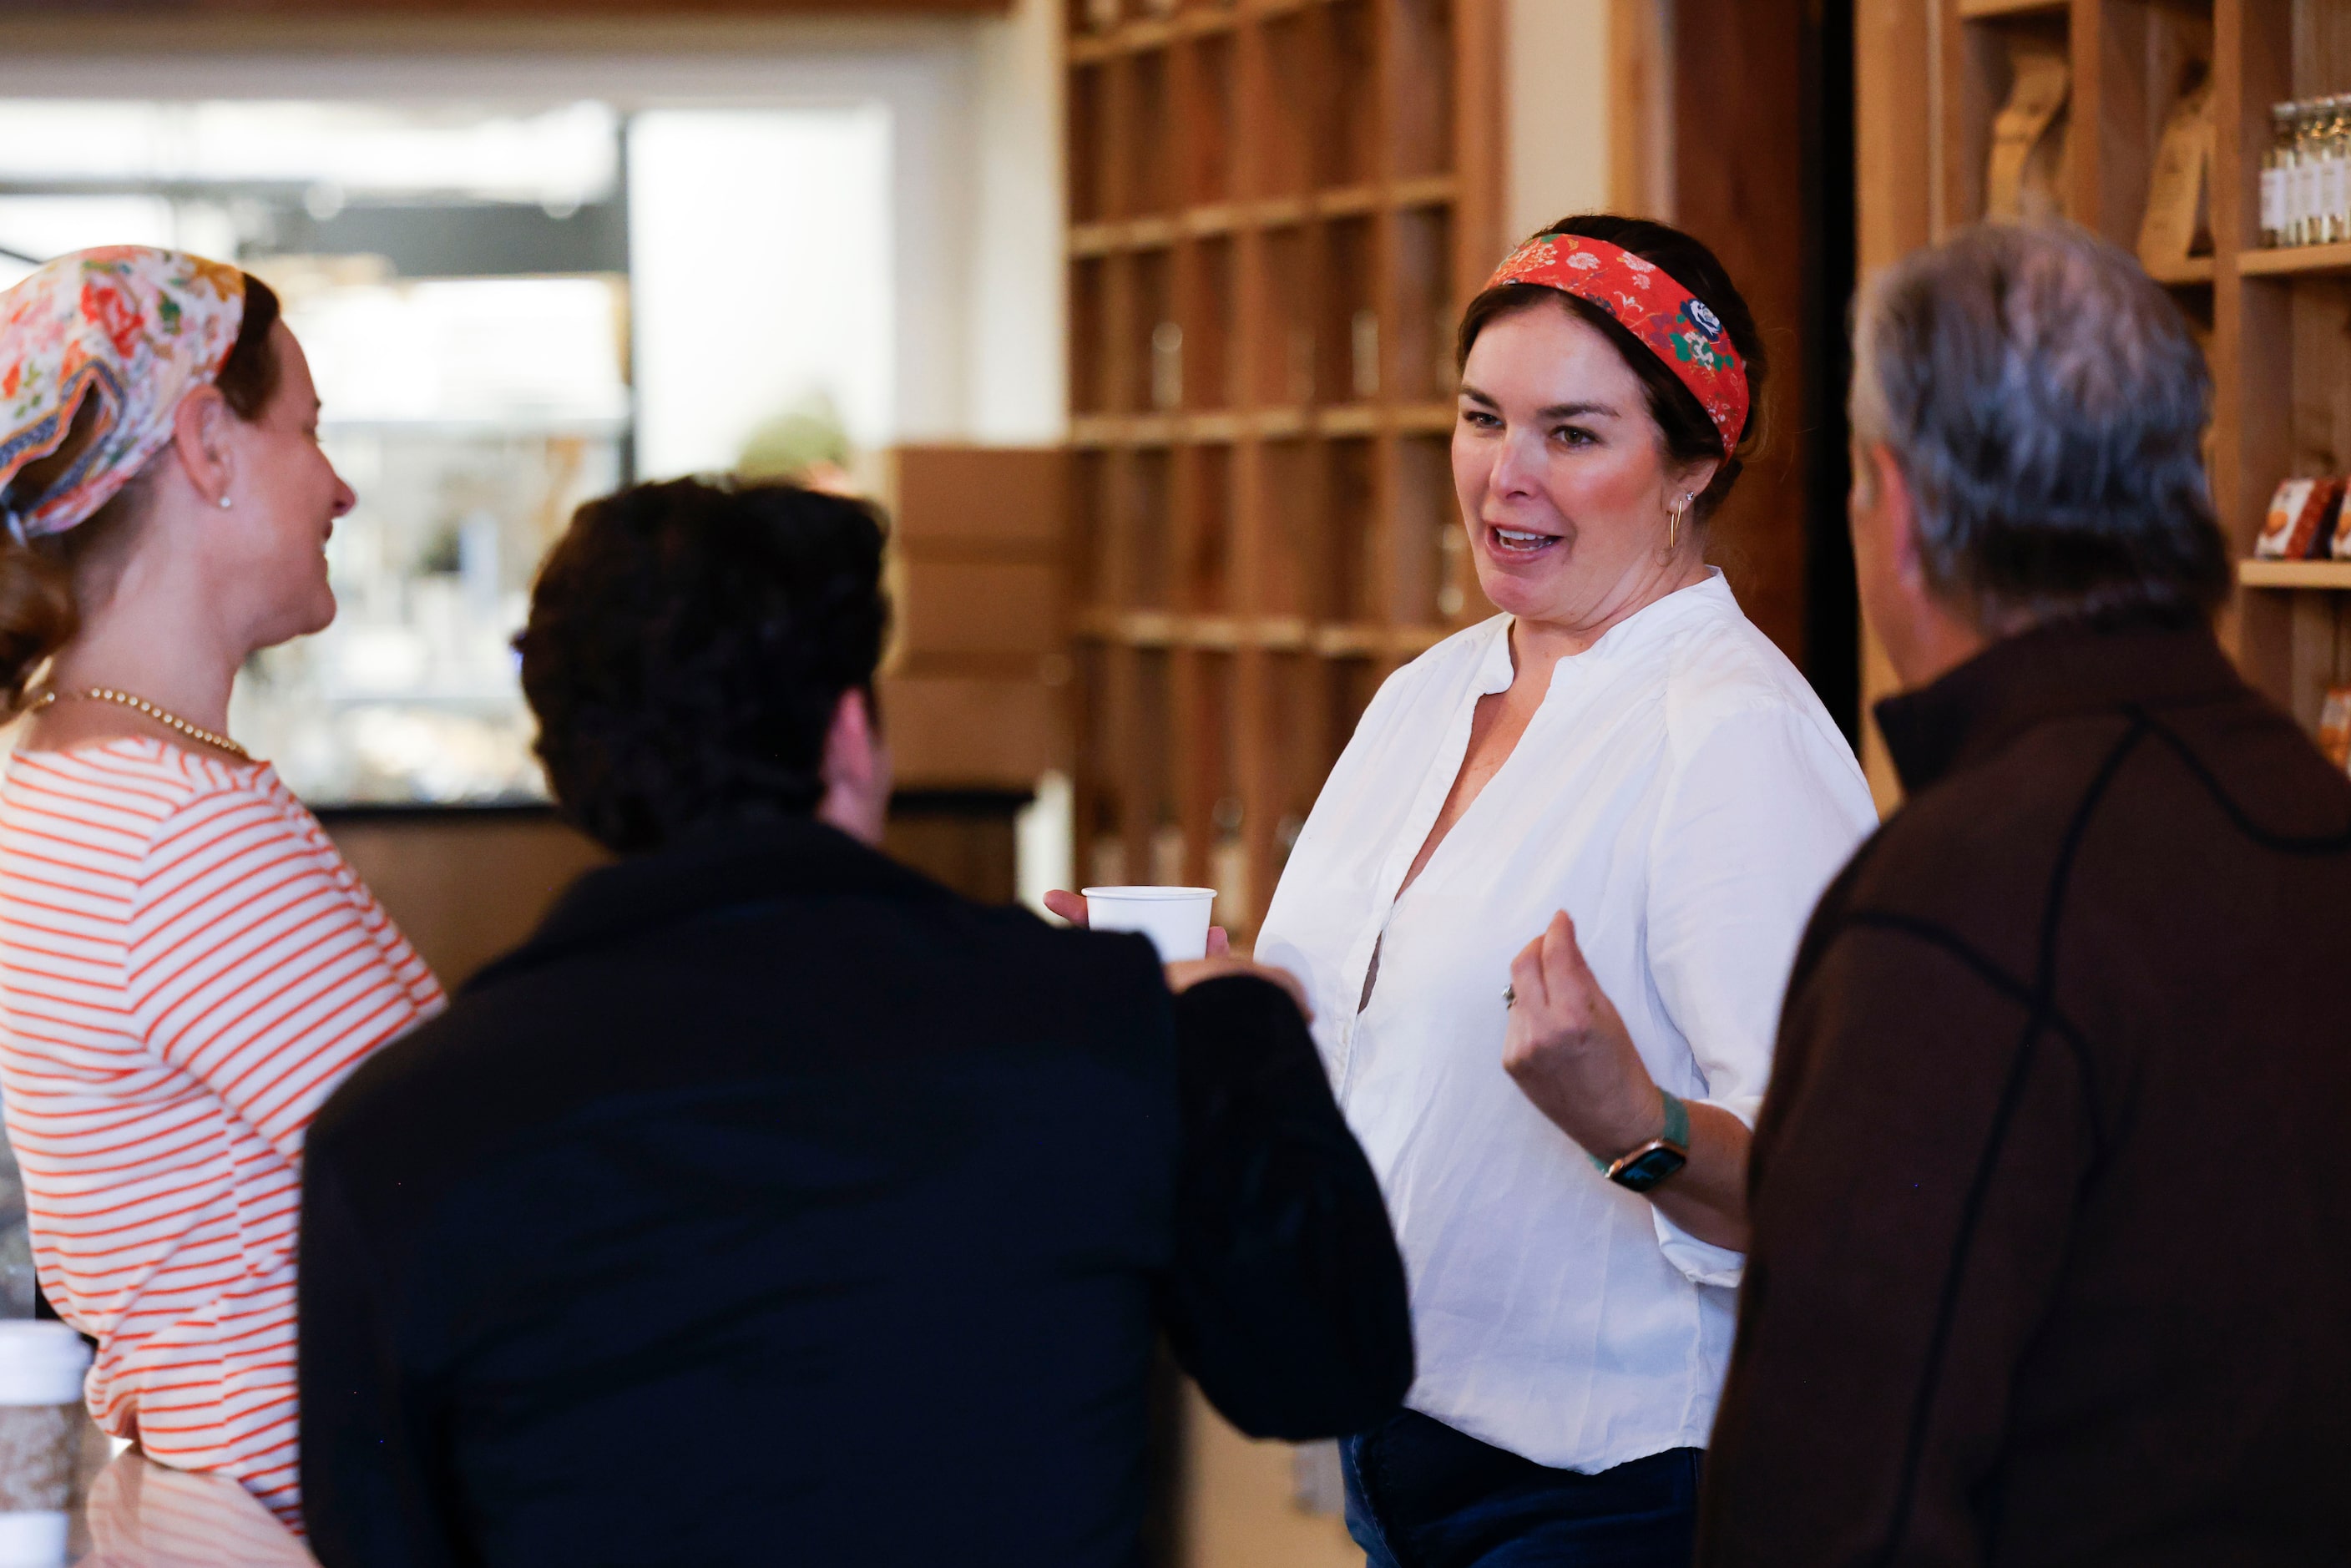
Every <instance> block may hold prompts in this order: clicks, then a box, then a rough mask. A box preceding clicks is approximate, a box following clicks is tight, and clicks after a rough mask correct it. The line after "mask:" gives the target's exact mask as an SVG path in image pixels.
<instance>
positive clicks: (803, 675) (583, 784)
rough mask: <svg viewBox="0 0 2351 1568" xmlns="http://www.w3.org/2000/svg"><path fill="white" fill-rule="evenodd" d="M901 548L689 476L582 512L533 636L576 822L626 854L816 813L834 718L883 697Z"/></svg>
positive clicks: (754, 493)
mask: <svg viewBox="0 0 2351 1568" xmlns="http://www.w3.org/2000/svg"><path fill="white" fill-rule="evenodd" d="M886 532H887V530H886V528H885V527H884V525H883V521H882V518H881V516H880V514H879V513H877V512H876V511H875V510H874V509H873V508H872V507H869V506H867V505H865V504H864V503H863V502H861V501H853V500H846V499H843V498H842V497H838V496H829V495H822V494H820V493H818V492H816V491H813V490H803V489H801V488H799V486H792V485H737V484H734V483H730V482H723V481H722V482H716V483H714V482H711V481H707V480H702V479H674V480H671V481H668V482H666V483H664V484H658V485H638V486H633V487H632V488H630V489H626V490H622V491H621V492H620V493H619V494H617V495H612V496H607V497H603V498H602V499H601V500H596V501H590V502H589V503H588V504H587V505H586V506H584V507H580V510H579V512H578V513H577V514H576V515H575V516H574V517H572V519H571V527H570V528H569V531H568V532H566V533H565V534H564V536H563V538H561V540H559V542H558V543H557V544H556V547H555V549H553V550H552V551H551V552H549V555H548V558H547V562H546V564H545V565H544V566H542V567H540V569H539V573H538V584H537V585H536V587H535V588H534V589H533V590H532V592H531V601H530V622H529V624H528V625H527V626H525V627H524V628H523V632H522V634H521V635H520V636H519V637H517V638H516V639H515V646H516V647H517V649H518V650H519V651H520V652H521V653H522V688H523V692H524V695H527V696H528V698H529V699H530V706H531V711H532V712H534V713H536V714H537V715H538V756H539V760H540V761H542V762H543V763H545V764H546V765H547V779H548V784H549V787H550V788H551V789H553V790H554V792H555V799H556V802H557V805H558V806H559V808H560V810H562V812H563V814H564V815H565V816H566V817H567V818H569V820H570V821H572V822H574V823H575V824H577V825H578V826H579V827H580V829H582V830H583V831H586V832H587V833H588V834H589V835H590V837H592V838H594V839H595V840H596V841H598V842H600V843H601V844H603V845H605V846H606V847H607V848H609V849H611V850H614V851H617V852H622V853H624V854H625V853H629V852H635V851H639V850H646V849H652V848H653V847H655V846H657V845H660V844H662V843H664V842H665V841H669V840H672V839H674V838H675V837H677V836H678V835H679V834H680V833H683V832H684V831H688V830H690V829H693V828H695V827H697V826H700V825H702V824H705V823H708V822H714V821H726V820H737V819H743V818H756V817H761V816H767V817H783V816H801V817H805V816H807V815H809V814H810V813H811V812H812V811H814V810H816V807H817V803H818V802H819V801H820V800H822V799H823V795H824V785H823V783H822V782H821V780H820V778H819V772H820V768H821V765H822V763H823V759H824V739H825V734H826V731H827V730H828V729H829V727H831V722H832V715H833V710H834V708H835V707H836V706H839V704H840V701H841V694H842V693H843V692H846V691H852V690H859V691H863V692H865V693H866V694H867V695H868V697H869V699H870V697H871V695H872V689H873V672H874V669H875V667H876V666H877V665H878V664H880V663H881V660H882V649H883V640H884V639H885V638H886V637H887V635H888V633H889V625H890V603H889V599H888V597H887V596H886V595H885V594H884V593H883V588H882V552H883V540H884V538H885V536H886Z"/></svg>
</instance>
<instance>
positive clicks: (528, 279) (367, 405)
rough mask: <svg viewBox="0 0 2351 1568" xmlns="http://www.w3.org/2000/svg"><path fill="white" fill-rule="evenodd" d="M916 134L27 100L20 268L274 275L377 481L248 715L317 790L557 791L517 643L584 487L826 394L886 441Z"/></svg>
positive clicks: (548, 110) (247, 691) (258, 669)
mask: <svg viewBox="0 0 2351 1568" xmlns="http://www.w3.org/2000/svg"><path fill="white" fill-rule="evenodd" d="M889 138H890V125H889V114H888V111H887V110H886V109H883V108H881V107H878V106H873V105H869V104H844V105H825V106H815V107H808V108H778V109H768V110H723V111H716V110H654V111H650V112H646V113H643V114H639V115H635V116H624V115H622V114H621V113H619V112H617V111H615V110H613V109H611V108H610V107H608V106H606V105H602V104H596V103H577V104H569V105H557V106H549V107H544V108H538V109H533V110H516V109H512V108H498V109H486V108H480V107H466V106H456V105H450V106H427V107H419V106H413V105H402V106H389V105H368V104H320V103H269V102H206V103H146V102H83V101H63V100H59V101H35V100H29V99H16V100H0V287H5V286H6V285H7V284H9V283H12V282H14V281H15V280H16V278H17V277H21V276H23V274H24V273H25V272H26V271H27V270H29V269H30V267H31V266H32V265H33V264H35V263H37V261H40V260H45V259H47V257H49V256H57V255H62V254H64V253H66V252H68V251H71V250H77V249H80V248H83V247H85V246H96V245H108V244H123V243H131V244H145V245H165V246H179V247H182V248H185V249H189V250H194V251H198V252H201V253H203V254H205V255H210V256H217V257H219V258H221V259H223V260H233V261H235V262H237V263H238V264H239V265H241V266H243V267H246V269H247V270H249V271H251V272H253V273H255V274H256V276H258V277H263V278H265V279H266V280H267V281H268V282H269V283H270V284H271V286H272V287H275V288H277V290H278V292H279V294H280V295H281V296H282V297H283V298H284V300H285V304H286V312H287V323H288V325H290V326H291V327H292V328H293V329H294V332H295V334H296V336H297V337H298V339H300V340H301V342H302V344H303V347H304V350H305V351H306V352H307V354H308V357H309V360H310V363H311V369H312V372H313V374H314V375H315V376H316V378H317V381H318V383H319V392H320V395H321V398H322V400H323V402H324V403H325V420H324V423H323V427H322V433H321V434H322V439H323V440H324V442H325V444H326V446H327V449H328V452H329V455H331V456H332V457H333V458H334V460H335V463H336V465H337V466H338V467H339V468H340V470H341V472H342V474H343V476H344V477H345V478H346V479H348V480H349V481H350V484H351V486H352V487H353V488H354V489H355V490H356V491H357V492H358V495H359V497H360V500H359V505H358V507H356V508H355V509H354V510H353V512H352V513H351V514H350V517H346V518H345V519H343V521H342V522H341V523H340V524H339V525H338V527H337V529H336V533H335V538H334V540H333V542H332V544H331V545H330V546H329V550H328V559H329V567H330V570H331V575H332V578H333V581H334V584H335V591H336V596H337V599H338V601H339V603H340V612H339V613H338V616H337V619H336V622H335V624H334V625H333V626H331V627H330V628H329V629H328V630H327V631H326V632H322V633H320V634H319V635H318V636H316V637H310V638H305V639H302V640H300V641H298V642H297V643H291V644H288V645H287V646H285V647H282V648H277V649H271V650H268V651H266V652H265V653H261V654H259V655H257V656H256V659H255V660H254V662H253V664H252V665H251V666H250V667H249V668H248V670H247V672H246V676H245V678H244V679H242V680H241V681H240V682H239V683H238V690H237V696H236V700H235V706H234V709H233V711H232V713H231V716H230V719H231V727H232V729H233V730H234V731H235V734H236V735H237V736H238V737H240V738H241V739H242V740H244V741H245V742H246V744H247V745H249V746H251V747H253V748H254V750H255V751H256V754H258V755H263V756H266V757H269V758H272V759H273V760H274V761H275V762H276V763H277V767H278V768H279V770H280V771H281V772H282V773H283V775H284V776H285V778H286V779H287V783H288V784H289V785H290V786H291V787H292V788H293V789H295V790H296V791H297V792H298V793H299V794H300V795H302V796H303V797H304V798H305V799H306V800H309V801H310V802H312V803H313V804H316V805H350V804H362V803H398V804H405V803H434V802H438V803H450V804H461V803H486V802H496V801H507V800H536V799H539V798H541V796H542V794H543V789H544V786H543V782H542V780H541V779H540V776H539V772H538V766H537V763H536V761H535V760H534V759H533V758H532V757H531V754H530V740H531V725H530V719H529V715H528V710H527V709H526V707H525V706H524V704H523V702H522V698H521V693H520V690H519V687H518V685H517V681H516V674H515V658H514V654H513V652H512V648H511V640H512V637H513V635H514V633H515V632H516V631H517V629H518V628H519V627H520V625H521V622H522V619H523V615H524V613H525V611H526V608H527V605H528V592H529V586H530V580H531V577H532V574H533V572H534V571H535V570H537V566H538V560H539V559H540V558H541V557H542V556H543V555H544V553H545V551H546V549H547V548H548V546H549V544H550V543H552V542H553V540H554V538H556V537H557V536H558V535H559V533H560V532H561V531H562V529H563V528H564V526H565V524H566V523H567V522H568V521H569V517H570V515H571V513H572V511H573V509H574V508H575V507H578V506H579V505H580V502H582V501H584V500H586V499H588V498H590V497H594V496H597V495H601V494H603V493H605V492H607V491H609V490H611V489H612V488H614V487H616V486H619V485H622V484H624V483H626V482H628V481H629V480H630V479H631V478H632V476H635V475H637V474H639V473H643V474H645V475H648V476H668V475H673V474H679V473H685V472H693V471H700V470H713V469H724V468H730V467H733V466H735V465H736V463H737V458H738V456H739V455H740V454H741V453H742V452H743V450H744V448H745V445H746V444H747V443H750V442H753V441H754V438H755V437H756V436H758V434H760V433H761V432H762V431H763V430H772V429H773V428H774V427H775V425H776V422H777V421H778V419H779V418H781V419H786V420H787V421H789V420H790V419H794V418H799V419H805V418H806V417H807V413H806V411H808V410H810V409H816V410H820V411H822V413H823V414H824V417H825V418H826V419H832V418H834V417H835V416H834V414H833V412H832V411H836V410H837V411H838V416H837V423H838V424H839V425H840V426H841V427H842V428H843V429H844V430H845V432H846V434H847V436H848V437H849V438H850V439H852V440H853V441H854V442H856V443H858V444H866V445H877V444H880V443H882V442H883V441H885V440H886V439H887V438H888V436H889V434H890V431H889V429H888V425H889V423H890V410H891V408H892V397H893V387H892V383H891V375H890V367H891V364H892V356H891V333H892V327H893V322H892V312H891V308H890V299H891V295H890V277H891V270H892V269H891V266H890V259H891V258H890V247H891V245H892V234H891V224H890V214H891V210H892V202H891V193H890V180H891V169H890V139H889Z"/></svg>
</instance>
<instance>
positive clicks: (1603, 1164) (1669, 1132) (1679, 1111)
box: [1583, 1089, 1690, 1176]
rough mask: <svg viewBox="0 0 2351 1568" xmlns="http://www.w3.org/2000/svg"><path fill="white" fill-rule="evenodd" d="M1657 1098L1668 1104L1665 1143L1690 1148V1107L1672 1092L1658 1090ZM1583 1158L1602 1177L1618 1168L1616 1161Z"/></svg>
mask: <svg viewBox="0 0 2351 1568" xmlns="http://www.w3.org/2000/svg"><path fill="white" fill-rule="evenodd" d="M1657 1098H1658V1099H1660V1100H1663V1101H1664V1102H1665V1103H1666V1130H1665V1132H1664V1133H1663V1134H1661V1136H1662V1137H1663V1139H1664V1141H1665V1142H1667V1143H1668V1144H1671V1145H1673V1146H1674V1147H1676V1148H1677V1149H1687V1148H1688V1147H1689V1136H1690V1134H1689V1107H1688V1106H1687V1105H1685V1104H1683V1103H1681V1101H1680V1100H1679V1099H1678V1098H1677V1097H1676V1096H1675V1095H1674V1093H1673V1092H1672V1091H1670V1090H1667V1089H1660V1090H1658V1091H1657ZM1583 1157H1584V1158H1585V1159H1588V1160H1590V1161H1591V1162H1592V1168H1593V1170H1596V1171H1598V1172H1599V1173H1600V1174H1601V1175H1602V1176H1606V1175H1607V1174H1608V1173H1609V1172H1610V1171H1612V1170H1614V1169H1615V1168H1616V1162H1615V1161H1614V1160H1604V1159H1602V1158H1601V1157H1600V1156H1599V1155H1594V1154H1586V1155H1584V1156H1583Z"/></svg>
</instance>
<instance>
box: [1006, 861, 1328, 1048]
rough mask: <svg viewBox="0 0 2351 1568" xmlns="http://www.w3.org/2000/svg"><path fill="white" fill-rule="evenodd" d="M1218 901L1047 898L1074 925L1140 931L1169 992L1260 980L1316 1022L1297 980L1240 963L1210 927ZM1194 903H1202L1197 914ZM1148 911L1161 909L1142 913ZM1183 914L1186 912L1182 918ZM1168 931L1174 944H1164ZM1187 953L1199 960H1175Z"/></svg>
mask: <svg viewBox="0 0 2351 1568" xmlns="http://www.w3.org/2000/svg"><path fill="white" fill-rule="evenodd" d="M1138 894H1139V895H1141V896H1139V897H1132V896H1130V897H1126V898H1124V899H1123V901H1122V895H1138ZM1215 898H1216V892H1215V890H1214V889H1213V888H1206V887H1090V888H1088V889H1086V895H1085V896H1084V897H1082V898H1081V897H1080V896H1079V895H1078V894H1074V893H1071V892H1069V891H1068V890H1067V889H1065V888H1058V887H1057V888H1055V889H1054V890H1053V891H1052V892H1050V893H1049V894H1046V895H1045V907H1046V908H1047V909H1049V910H1050V911H1052V912H1053V913H1054V914H1055V915H1060V916H1061V918H1062V919H1064V920H1066V921H1068V922H1069V923H1070V924H1071V925H1090V926H1092V927H1093V928H1094V929H1095V930H1097V931H1140V932H1142V933H1143V934H1144V936H1149V937H1150V938H1151V943H1152V946H1154V947H1155V948H1156V949H1157V950H1158V953H1159V961H1160V963H1161V965H1162V966H1163V967H1165V969H1166V971H1167V988H1168V989H1169V990H1171V991H1184V990H1188V989H1189V988H1192V987H1193V986H1195V985H1197V984H1198V983H1199V982H1201V981H1203V980H1213V979H1216V978H1217V977H1219V976H1222V975H1254V976H1256V977H1258V978H1259V979H1261V980H1270V981H1272V982H1273V983H1274V984H1275V985H1277V986H1280V988H1282V989H1283V990H1285V991H1288V992H1289V993H1290V1000H1291V1001H1294V1002H1296V1003H1297V1004H1298V1010H1299V1011H1300V1012H1301V1013H1302V1014H1304V1015H1305V1016H1306V1018H1307V1019H1310V1020H1311V1019H1312V1018H1313V1017H1314V1009H1313V1008H1312V1007H1311V1005H1309V1004H1308V1002H1307V1000H1306V988H1305V986H1304V985H1302V984H1301V983H1300V981H1299V978H1298V977H1297V976H1295V975H1293V974H1291V973H1290V971H1289V970H1287V969H1283V968H1278V967H1274V966H1272V965H1270V964H1252V963H1250V962H1249V961H1248V960H1247V959H1244V958H1236V957H1234V956H1232V946H1231V944H1229V943H1228V942H1227V941H1226V940H1225V928H1224V927H1223V926H1221V925H1207V918H1208V909H1209V905H1210V904H1212V903H1213V902H1214V901H1215ZM1190 900H1196V901H1198V902H1197V909H1196V912H1195V911H1194V909H1193V908H1192V907H1191V905H1190V903H1189V901H1190ZM1147 905H1156V906H1158V907H1157V908H1155V909H1154V908H1147V907H1141V906H1147ZM1138 911H1139V912H1138ZM1177 911H1181V912H1182V913H1181V914H1180V915H1177V914H1176V912H1177ZM1148 919H1156V920H1158V921H1159V922H1160V924H1159V925H1144V924H1143V922H1144V920H1148ZM1203 927H1205V930H1204V929H1203ZM1163 931H1165V932H1167V933H1168V934H1169V937H1170V938H1171V939H1168V940H1163V939H1162V936H1161V933H1162V932H1163ZM1179 944H1180V945H1179ZM1187 951H1188V952H1189V953H1191V954H1192V955H1193V956H1191V957H1188V958H1181V957H1177V956H1175V953H1178V952H1187Z"/></svg>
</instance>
